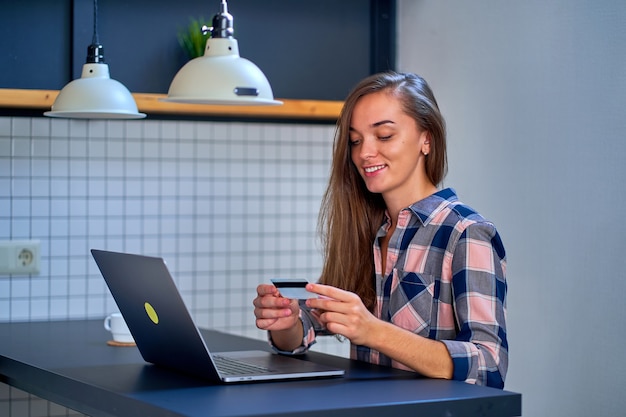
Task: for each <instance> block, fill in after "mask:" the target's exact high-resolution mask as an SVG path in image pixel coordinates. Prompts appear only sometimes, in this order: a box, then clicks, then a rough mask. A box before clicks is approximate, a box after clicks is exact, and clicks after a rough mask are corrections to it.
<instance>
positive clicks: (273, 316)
mask: <svg viewBox="0 0 626 417" xmlns="http://www.w3.org/2000/svg"><path fill="white" fill-rule="evenodd" d="M256 292H257V297H256V298H255V299H254V301H253V302H252V304H254V315H255V316H256V326H257V327H258V328H259V329H261V330H270V331H277V330H289V329H292V328H293V327H294V326H295V325H296V324H298V323H299V321H300V306H299V305H298V300H292V299H289V298H284V297H282V296H281V295H280V292H279V291H278V288H276V287H275V286H273V285H271V284H261V285H259V286H258V287H257V288H256Z"/></svg>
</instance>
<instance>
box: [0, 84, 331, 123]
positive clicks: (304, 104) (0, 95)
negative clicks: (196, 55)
mask: <svg viewBox="0 0 626 417" xmlns="http://www.w3.org/2000/svg"><path fill="white" fill-rule="evenodd" d="M58 94H59V92H58V91H57V90H25V89H9V88H0V108H10V109H23V110H42V111H47V110H49V109H50V108H51V107H52V103H54V100H55V99H56V97H57V95H58ZM133 97H134V98H135V101H136V102H137V108H138V109H139V111H140V112H142V113H146V114H148V115H150V114H153V115H173V116H175V115H181V116H216V117H237V118H268V119H300V120H307V119H308V120H320V121H322V120H327V121H333V122H334V121H336V120H337V119H338V118H339V113H340V111H341V107H342V106H343V102H342V101H321V100H290V99H280V98H279V99H278V100H281V101H282V102H283V103H284V104H283V105H281V106H215V105H207V104H181V103H166V102H163V101H159V99H160V98H164V97H165V94H151V93H133Z"/></svg>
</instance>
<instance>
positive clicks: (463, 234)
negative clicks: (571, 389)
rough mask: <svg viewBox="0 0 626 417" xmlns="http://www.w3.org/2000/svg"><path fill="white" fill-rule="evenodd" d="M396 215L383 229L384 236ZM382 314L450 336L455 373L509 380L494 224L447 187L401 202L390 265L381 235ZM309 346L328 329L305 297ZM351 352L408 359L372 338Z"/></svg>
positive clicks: (492, 381) (501, 257) (502, 264)
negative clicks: (377, 346)
mask: <svg viewBox="0 0 626 417" xmlns="http://www.w3.org/2000/svg"><path fill="white" fill-rule="evenodd" d="M389 225H390V221H389V217H387V219H386V221H385V223H384V224H383V225H382V226H381V228H380V230H379V231H378V236H377V237H378V238H380V237H382V236H385V235H386V233H387V230H388V229H389ZM374 258H375V266H376V278H375V279H376V294H377V303H376V308H375V311H374V313H375V315H376V316H377V317H378V318H379V319H381V320H385V321H388V322H391V323H394V324H396V325H397V326H399V327H402V328H403V329H406V330H409V331H411V332H413V333H415V334H418V335H421V336H424V337H428V338H430V339H434V340H440V341H442V342H443V343H445V345H446V347H447V348H448V351H449V353H450V356H451V357H452V360H453V363H454V374H453V379H455V380H461V381H466V382H468V383H475V384H481V385H488V386H492V387H497V388H502V387H504V379H505V376H506V372H507V368H508V343H507V336H506V292H507V284H506V279H505V272H506V257H505V250H504V246H503V245H502V241H501V240H500V236H499V234H498V232H497V231H496V229H495V227H494V225H493V224H492V223H490V222H488V221H486V220H485V219H484V218H483V217H482V216H480V215H479V214H478V213H476V212H475V211H474V210H472V209H471V208H469V207H468V206H466V205H464V204H462V203H461V202H459V201H458V198H457V195H456V193H455V192H454V190H452V189H450V188H447V189H444V190H441V191H439V192H437V193H435V194H433V195H431V196H429V197H427V198H425V199H423V200H421V201H418V202H417V203H415V204H413V205H412V206H410V207H408V208H406V209H404V210H402V211H401V212H400V215H399V218H398V224H397V226H396V230H395V231H394V233H393V235H392V236H391V239H390V241H389V248H388V250H387V261H386V263H385V264H386V270H385V271H384V273H383V271H382V270H381V268H382V255H381V249H380V245H379V243H378V239H376V241H375V242H374ZM301 307H302V310H301V319H302V322H303V325H304V338H303V343H302V346H301V347H300V348H298V349H296V350H295V351H293V352H291V353H295V354H297V353H302V352H304V351H306V350H307V349H308V348H309V347H310V346H311V345H312V344H313V343H315V337H316V336H317V335H324V334H328V332H326V331H325V329H324V328H322V326H321V325H320V323H319V322H317V321H316V320H315V318H314V317H313V316H312V315H311V314H310V312H309V311H308V310H307V308H306V306H304V305H303V304H301ZM351 357H352V359H358V360H362V361H367V362H370V363H376V364H381V365H389V366H393V367H396V368H401V369H408V368H406V367H405V366H404V365H402V364H400V363H398V362H396V361H394V360H392V359H390V358H388V357H386V356H385V355H383V354H381V353H379V352H377V351H375V350H372V349H370V348H368V347H366V346H356V345H352V346H351Z"/></svg>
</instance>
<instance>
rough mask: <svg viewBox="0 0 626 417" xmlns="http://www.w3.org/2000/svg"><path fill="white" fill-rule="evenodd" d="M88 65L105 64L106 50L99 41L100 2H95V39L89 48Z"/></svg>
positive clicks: (96, 0) (94, 0) (95, 0)
mask: <svg viewBox="0 0 626 417" xmlns="http://www.w3.org/2000/svg"><path fill="white" fill-rule="evenodd" d="M87 63H88V64H98V63H104V48H103V47H102V45H100V40H99V39H98V0H93V38H92V40H91V45H89V46H88V47H87Z"/></svg>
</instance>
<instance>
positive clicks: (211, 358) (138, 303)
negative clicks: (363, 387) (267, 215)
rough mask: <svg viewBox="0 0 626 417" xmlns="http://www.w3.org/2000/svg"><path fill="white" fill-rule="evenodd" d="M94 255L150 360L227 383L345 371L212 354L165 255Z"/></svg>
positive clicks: (250, 355) (274, 357)
mask: <svg viewBox="0 0 626 417" xmlns="http://www.w3.org/2000/svg"><path fill="white" fill-rule="evenodd" d="M91 253H92V255H93V258H94V260H95V261H96V264H97V265H98V268H99V269H100V272H101V273H102V276H103V277H104V280H105V281H106V283H107V286H108V287H109V290H110V291H111V294H112V295H113V298H114V299H115V302H116V303H117V306H118V308H119V309H120V312H121V313H122V316H123V317H124V320H125V321H126V324H127V325H128V328H129V329H130V332H131V333H132V335H133V338H134V339H135V343H136V344H137V348H138V349H139V352H140V353H141V356H142V357H143V359H144V360H145V361H146V362H149V363H153V364H155V365H159V366H163V367H167V368H170V369H174V370H177V371H181V372H184V373H187V374H191V375H195V376H198V377H201V378H204V379H209V380H212V381H221V382H227V383H228V382H243V381H269V380H283V379H299V378H316V377H337V376H342V375H344V373H345V371H344V370H343V369H337V368H332V367H328V366H325V365H322V364H317V363H314V362H311V361H308V360H306V359H300V358H295V357H290V356H286V355H280V354H277V353H271V352H265V351H262V350H258V351H257V350H253V351H237V352H219V353H216V352H210V351H209V349H208V348H207V345H206V343H205V341H204V339H203V337H202V334H201V333H200V330H199V329H198V327H197V326H196V324H195V323H194V321H193V319H192V317H191V315H190V313H189V310H188V309H187V307H186V305H185V303H184V301H183V299H182V297H181V295H180V292H179V291H178V288H177V287H176V284H175V283H174V280H173V279H172V276H171V275H170V272H169V270H168V269H167V266H166V264H165V261H164V260H163V258H158V257H149V256H143V255H135V254H128V253H119V252H109V251H103V250H97V249H92V250H91Z"/></svg>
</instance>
